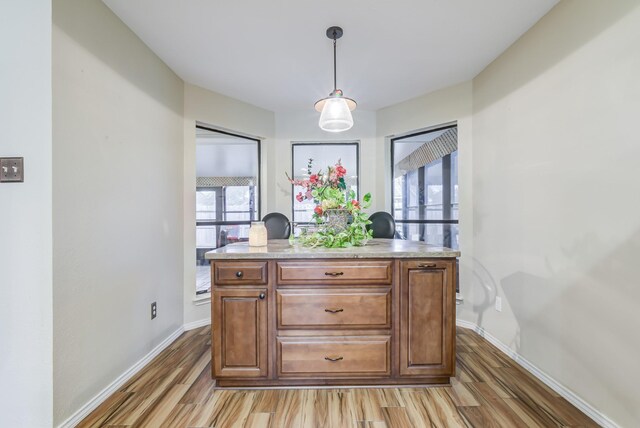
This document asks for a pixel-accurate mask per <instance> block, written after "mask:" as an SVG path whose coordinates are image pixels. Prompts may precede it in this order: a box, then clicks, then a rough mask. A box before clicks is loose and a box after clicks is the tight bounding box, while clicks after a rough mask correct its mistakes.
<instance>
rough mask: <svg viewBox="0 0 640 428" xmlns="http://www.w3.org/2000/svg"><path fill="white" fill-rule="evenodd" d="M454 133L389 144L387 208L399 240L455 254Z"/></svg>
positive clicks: (447, 131)
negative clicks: (389, 195) (389, 201)
mask: <svg viewBox="0 0 640 428" xmlns="http://www.w3.org/2000/svg"><path fill="white" fill-rule="evenodd" d="M457 150H458V128H457V127H456V126H449V127H444V128H439V129H435V130H432V131H427V132H421V133H417V134H412V135H408V136H405V137H398V138H394V139H392V140H391V158H392V159H393V162H392V177H393V183H392V195H393V196H392V198H393V201H392V204H393V205H392V206H393V217H394V218H395V220H396V224H398V233H399V235H400V237H401V238H403V239H410V240H415V241H425V242H427V243H429V244H433V245H438V246H444V247H449V248H454V249H457V248H459V246H458V151H457Z"/></svg>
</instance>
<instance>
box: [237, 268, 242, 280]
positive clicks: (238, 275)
mask: <svg viewBox="0 0 640 428" xmlns="http://www.w3.org/2000/svg"><path fill="white" fill-rule="evenodd" d="M236 278H242V271H241V270H239V271H238V272H236Z"/></svg>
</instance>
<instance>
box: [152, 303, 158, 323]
mask: <svg viewBox="0 0 640 428" xmlns="http://www.w3.org/2000/svg"><path fill="white" fill-rule="evenodd" d="M156 315H158V305H157V304H156V302H153V303H152V304H151V319H154V318H155V317H156Z"/></svg>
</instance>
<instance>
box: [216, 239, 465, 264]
mask: <svg viewBox="0 0 640 428" xmlns="http://www.w3.org/2000/svg"><path fill="white" fill-rule="evenodd" d="M459 256H460V251H456V250H452V249H451V248H446V247H437V246H434V245H429V244H425V243H424V242H418V241H404V240H401V239H372V240H370V241H369V242H368V243H367V245H365V246H364V247H351V248H325V247H317V248H307V247H303V246H299V245H298V246H291V245H290V244H289V241H288V240H286V239H272V240H269V243H268V245H267V246H266V247H250V246H249V243H248V242H238V243H235V244H230V245H227V246H226V247H222V248H218V249H216V250H213V251H209V252H207V253H206V254H205V258H207V259H214V260H225V259H229V260H231V259H235V260H237V259H256V260H257V259H386V258H432V257H433V258H451V257H459Z"/></svg>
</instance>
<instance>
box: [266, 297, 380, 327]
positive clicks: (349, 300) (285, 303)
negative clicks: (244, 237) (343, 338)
mask: <svg viewBox="0 0 640 428" xmlns="http://www.w3.org/2000/svg"><path fill="white" fill-rule="evenodd" d="M277 299H278V300H277V301H278V328H292V327H296V328H300V327H303V328H304V327H307V328H323V327H324V328H333V329H335V328H390V327H391V290H390V289H389V288H379V289H356V288H354V289H349V290H331V289H294V290H287V289H284V290H278V294H277Z"/></svg>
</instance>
